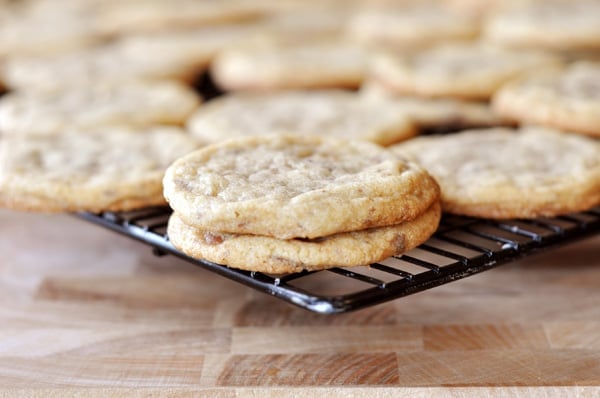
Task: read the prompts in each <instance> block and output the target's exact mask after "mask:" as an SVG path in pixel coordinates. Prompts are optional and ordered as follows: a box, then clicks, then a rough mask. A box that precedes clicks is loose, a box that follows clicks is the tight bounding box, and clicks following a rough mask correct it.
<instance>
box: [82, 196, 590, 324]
mask: <svg viewBox="0 0 600 398" xmlns="http://www.w3.org/2000/svg"><path fill="white" fill-rule="evenodd" d="M170 214H171V210H170V209H169V208H166V207H155V208H147V209H142V210H137V211H131V212H122V213H109V212H107V213H101V214H92V213H79V214H78V216H79V217H81V218H83V219H85V220H87V221H91V222H93V223H95V224H99V225H101V226H103V227H105V228H108V229H110V230H113V231H116V232H119V233H121V234H124V235H126V236H129V237H130V238H133V239H137V240H139V241H142V242H144V243H146V244H149V245H150V246H152V247H153V248H154V252H155V254H157V255H164V254H172V255H175V256H177V257H179V258H182V259H184V260H186V261H189V262H190V263H192V264H194V265H197V266H200V267H202V268H205V269H208V270H210V271H213V272H216V273H217V274H219V275H222V276H224V277H227V278H229V279H233V280H234V281H237V282H240V283H243V284H245V285H247V286H250V287H252V288H254V289H257V290H260V291H262V292H265V293H268V294H271V295H273V296H275V297H278V298H280V299H282V300H285V301H287V302H289V303H291V304H294V305H297V306H299V307H302V308H305V309H307V310H310V311H314V312H318V313H323V314H333V313H341V312H347V311H352V310H357V309H360V308H365V307H369V306H372V305H375V304H379V303H382V302H385V301H389V300H393V299H396V298H399V297H403V296H407V295H409V294H413V293H417V292H420V291H423V290H426V289H430V288H432V287H435V286H439V285H443V284H445V283H449V282H452V281H455V280H458V279H461V278H464V277H467V276H469V275H473V274H476V273H478V272H482V271H485V270H488V269H490V268H493V267H495V266H498V265H500V264H504V263H507V262H510V261H512V260H514V259H517V258H520V257H524V256H528V255H530V254H532V253H535V252H538V251H540V250H543V249H546V248H549V247H553V246H556V245H559V244H565V243H568V242H571V241H574V240H577V239H581V238H585V237H590V236H593V235H595V234H598V233H599V232H600V207H598V208H594V209H592V210H589V211H585V212H581V213H574V214H569V215H565V216H560V217H553V218H536V219H533V220H502V221H495V220H483V219H474V218H468V217H458V216H444V217H443V219H442V222H441V224H440V227H439V228H438V231H437V232H436V233H435V234H434V235H433V236H432V237H431V238H430V239H429V240H428V241H427V242H425V243H424V244H422V245H421V246H419V247H418V248H416V249H413V250H411V251H410V252H408V253H407V254H405V255H402V256H399V257H390V258H388V259H386V260H384V261H381V262H379V263H376V264H371V265H370V266H365V267H352V268H332V269H328V270H324V271H316V272H301V273H294V274H286V275H267V274H263V273H259V272H249V271H242V270H237V269H233V268H229V267H226V266H223V265H219V264H215V263H211V262H208V261H203V260H196V259H193V258H191V257H188V256H187V255H185V254H183V253H182V252H180V251H178V250H177V249H175V248H174V247H173V246H172V245H171V243H170V242H169V239H168V236H167V234H166V229H167V221H168V218H169V215H170Z"/></svg>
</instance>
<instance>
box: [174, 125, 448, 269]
mask: <svg viewBox="0 0 600 398" xmlns="http://www.w3.org/2000/svg"><path fill="white" fill-rule="evenodd" d="M163 185H164V194H165V197H166V199H167V201H168V202H169V204H170V206H171V207H172V208H173V209H174V214H173V216H172V217H171V220H170V222H169V228H168V234H169V237H170V239H171V242H172V243H173V245H174V246H175V247H177V248H178V249H180V250H181V251H183V252H184V253H186V254H188V255H189V256H192V257H196V258H201V259H205V260H209V261H212V262H215V263H219V264H225V265H228V266H231V267H235V268H241V269H246V270H251V271H261V272H267V273H275V274H279V273H287V272H298V271H302V270H318V269H325V268H330V267H334V266H357V265H366V264H370V263H373V262H376V261H379V260H382V259H384V258H387V257H389V256H392V255H398V254H401V253H403V252H405V251H407V250H410V249H411V248H413V247H415V246H417V245H418V244H420V243H422V242H423V241H425V240H426V239H427V238H428V237H429V236H430V235H431V234H433V232H434V231H435V230H436V228H437V225H438V222H439V218H440V206H439V187H438V185H437V184H436V182H435V181H434V180H433V178H432V177H430V176H429V174H428V173H427V172H426V171H425V170H423V169H422V168H420V167H418V166H416V165H415V164H412V163H409V162H406V161H403V160H400V159H399V158H398V157H397V156H395V155H394V154H393V153H391V152H389V151H387V150H385V149H382V148H380V147H378V146H376V145H373V144H369V143H366V142H360V141H356V142H353V141H342V140H333V139H324V138H319V137H315V136H308V137H300V136H295V135H276V136H263V137H250V138H238V139H234V140H230V141H225V142H222V143H218V144H214V145H211V146H208V147H205V148H203V149H200V150H198V151H196V152H193V153H191V154H189V155H187V156H184V157H183V158H181V159H179V160H177V161H176V162H175V163H174V164H173V165H172V166H171V167H170V168H169V169H168V170H167V172H166V175H165V178H164V183H163Z"/></svg>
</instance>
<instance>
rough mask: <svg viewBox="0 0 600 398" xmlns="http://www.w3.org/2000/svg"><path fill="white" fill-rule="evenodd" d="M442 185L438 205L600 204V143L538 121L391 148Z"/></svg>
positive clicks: (493, 213)
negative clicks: (536, 125) (538, 124)
mask: <svg viewBox="0 0 600 398" xmlns="http://www.w3.org/2000/svg"><path fill="white" fill-rule="evenodd" d="M392 150H393V151H395V152H396V153H398V154H400V155H402V156H403V157H406V158H408V159H411V160H414V161H415V162H417V163H419V164H421V165H422V166H423V167H425V168H426V169H427V170H429V171H430V172H431V174H432V175H433V176H434V177H435V178H436V180H437V181H438V182H439V184H440V186H441V188H442V209H443V210H444V211H447V212H449V213H455V214H463V215H469V216H474V217H485V218H533V217H538V216H554V215H557V214H563V213H569V212H575V211H580V210H586V209H589V208H591V207H593V206H595V205H598V204H600V142H598V141H596V140H594V139H591V138H587V137H582V136H578V135H574V134H567V133H562V132H558V131H553V130H547V129H544V128H534V127H530V128H524V129H522V130H511V129H506V128H498V129H487V130H471V131H465V132H462V133H458V134H450V135H446V136H430V137H418V138H416V139H413V140H410V141H407V142H405V143H401V144H398V145H395V146H393V147H392Z"/></svg>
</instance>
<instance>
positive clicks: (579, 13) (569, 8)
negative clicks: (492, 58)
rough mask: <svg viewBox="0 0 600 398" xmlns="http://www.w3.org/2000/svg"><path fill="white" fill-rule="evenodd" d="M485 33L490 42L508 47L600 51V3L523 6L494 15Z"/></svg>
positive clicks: (551, 1) (553, 0) (558, 0)
mask: <svg viewBox="0 0 600 398" xmlns="http://www.w3.org/2000/svg"><path fill="white" fill-rule="evenodd" d="M484 32H485V33H484V35H485V38H486V39H487V40H490V41H493V42H495V43H498V44H502V45H505V46H513V47H527V48H548V49H555V50H574V49H579V50H582V49H587V50H591V49H594V50H600V2H599V1H597V0H577V1H568V0H544V1H541V0H540V1H529V2H523V4H516V5H514V6H513V7H505V8H504V9H502V10H501V11H500V12H498V13H497V14H495V15H492V16H491V18H490V19H489V20H488V22H487V24H486V26H485V29H484Z"/></svg>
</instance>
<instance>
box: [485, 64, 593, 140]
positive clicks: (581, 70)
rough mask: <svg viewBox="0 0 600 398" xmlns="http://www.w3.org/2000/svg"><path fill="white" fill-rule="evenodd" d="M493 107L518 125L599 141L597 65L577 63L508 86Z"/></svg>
mask: <svg viewBox="0 0 600 398" xmlns="http://www.w3.org/2000/svg"><path fill="white" fill-rule="evenodd" d="M493 105H494V108H495V109H496V111H497V112H498V113H500V114H502V115H504V116H506V117H509V118H513V119H515V120H518V121H520V122H522V123H531V124H539V125H544V126H548V127H554V128H558V129H564V130H568V131H574V132H578V133H583V134H589V135H592V136H596V137H600V63H589V62H578V63H574V64H572V65H571V66H569V68H567V69H566V70H564V71H553V72H549V73H546V74H542V73H536V74H532V75H530V76H527V77H525V78H523V79H520V80H518V81H515V82H511V83H509V84H507V85H506V86H504V87H502V89H500V91H498V92H497V93H496V95H495V96H494V100H493Z"/></svg>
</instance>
